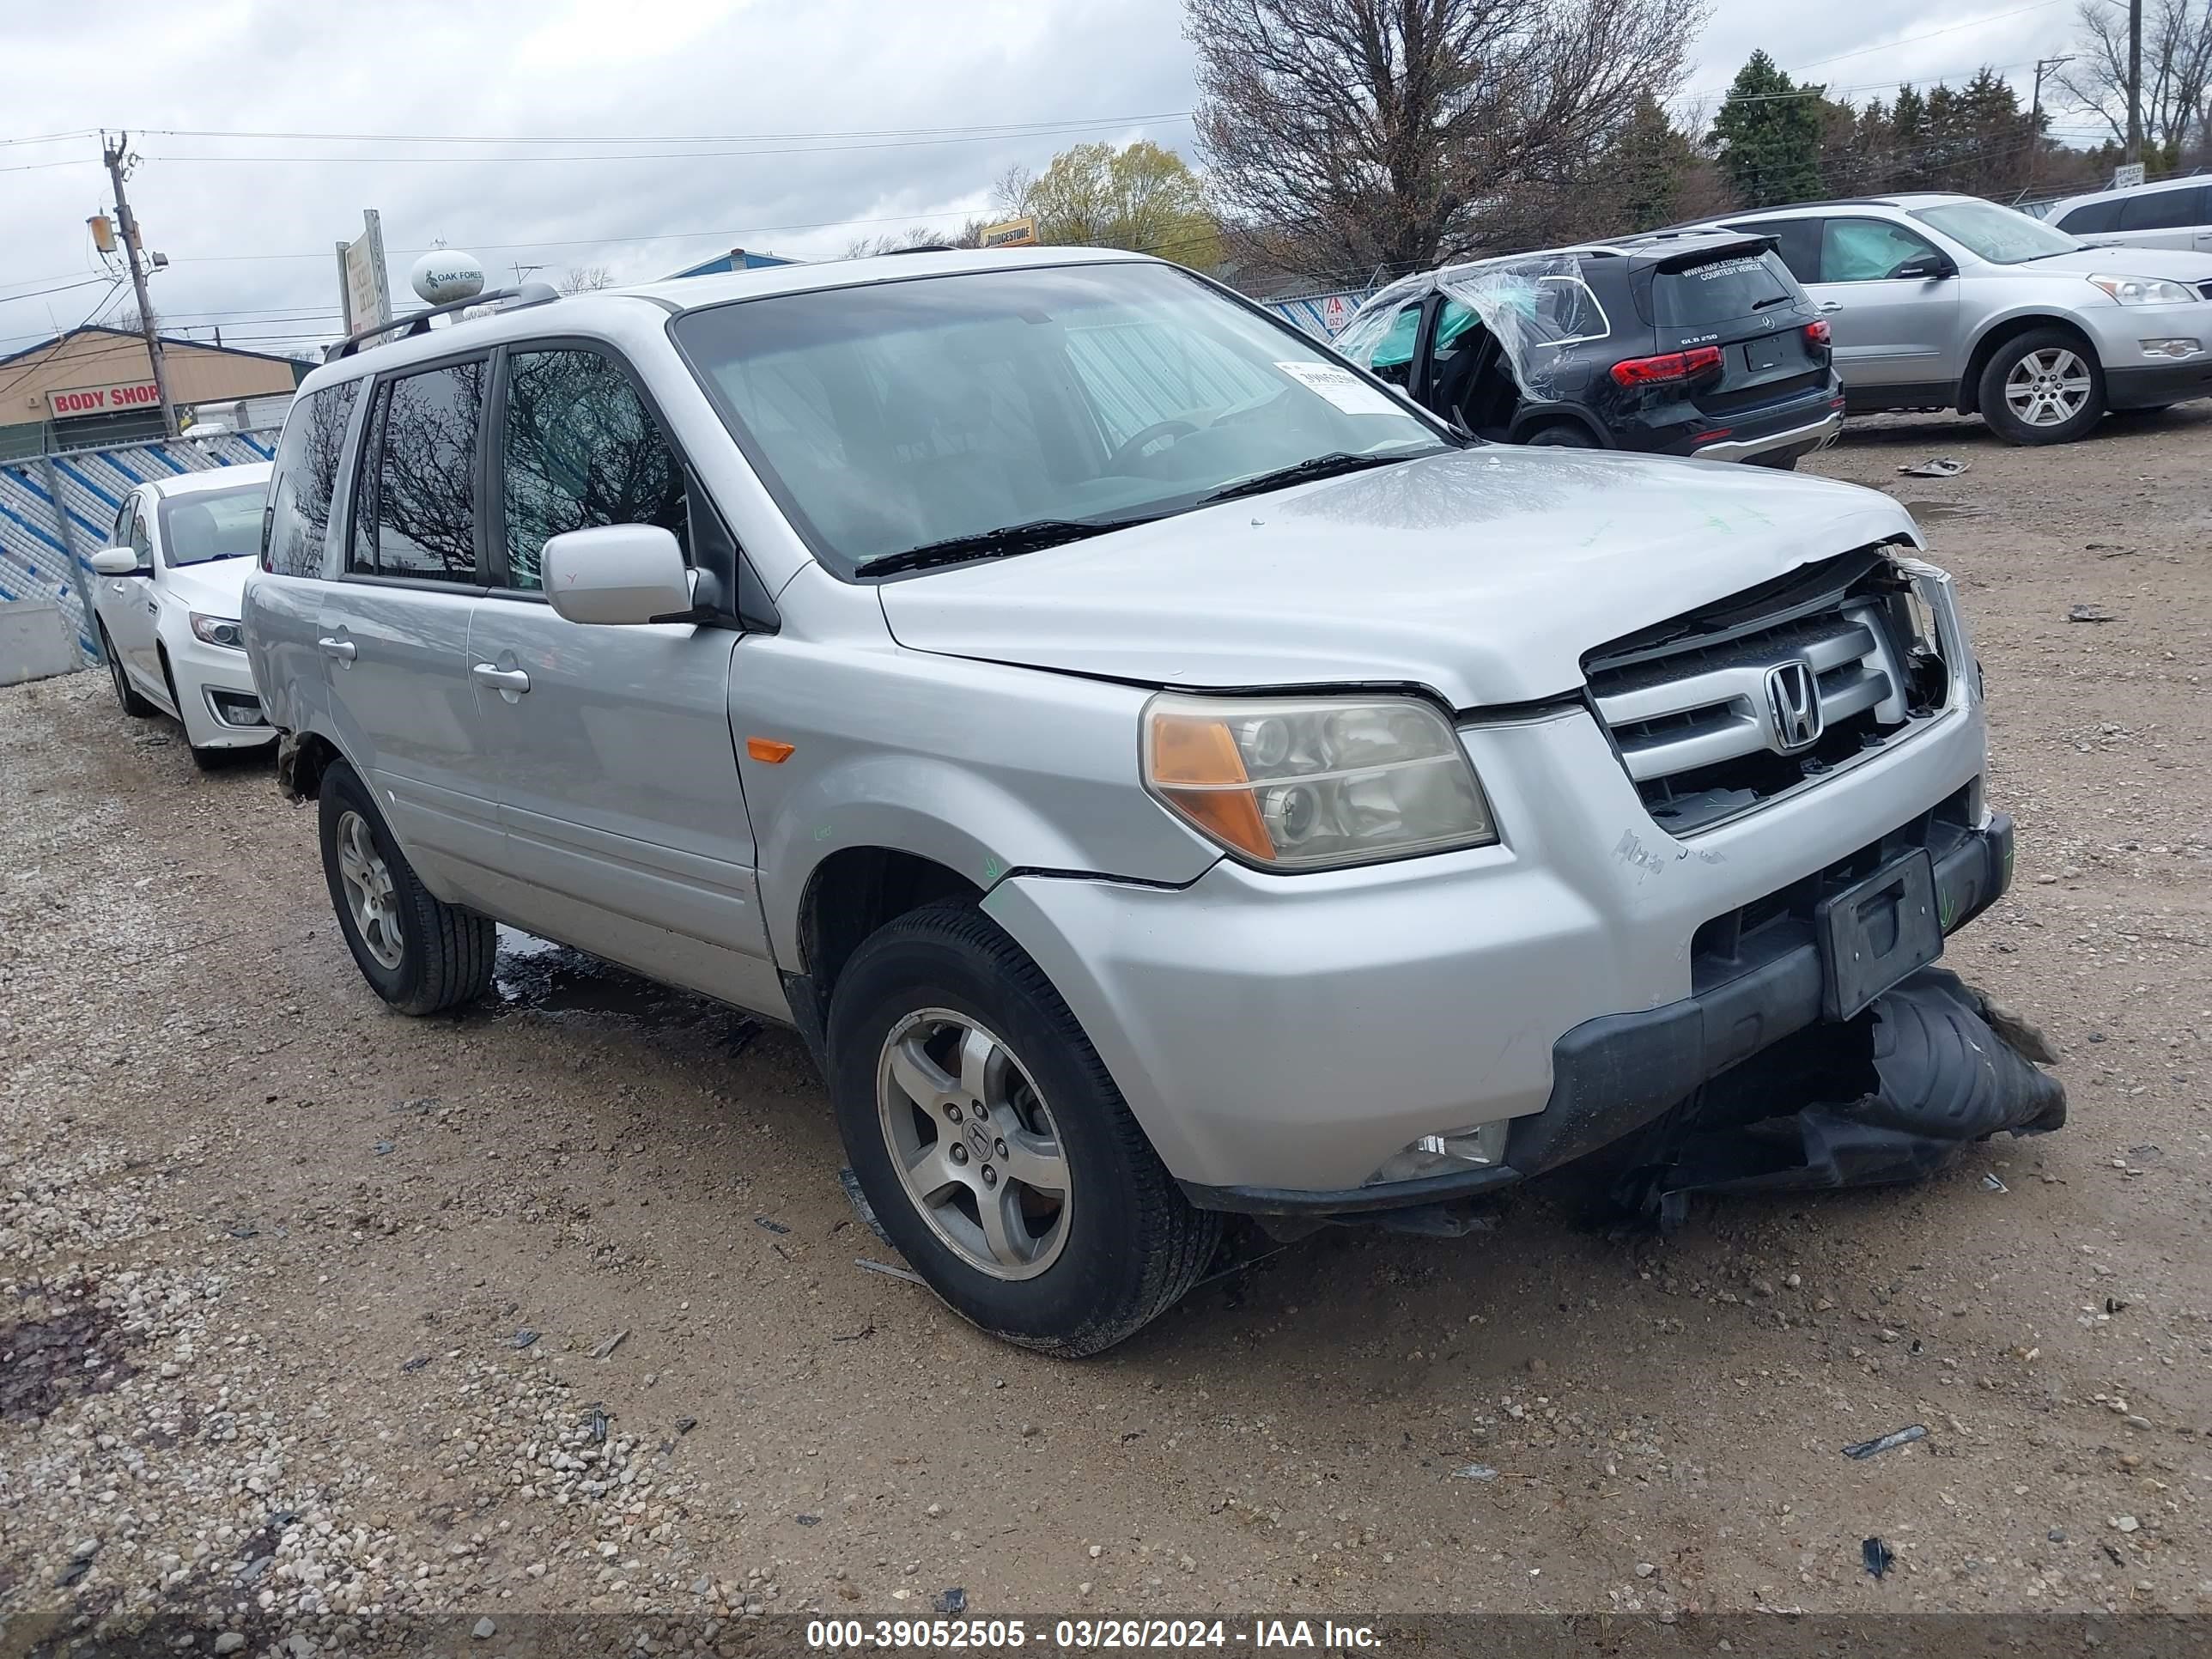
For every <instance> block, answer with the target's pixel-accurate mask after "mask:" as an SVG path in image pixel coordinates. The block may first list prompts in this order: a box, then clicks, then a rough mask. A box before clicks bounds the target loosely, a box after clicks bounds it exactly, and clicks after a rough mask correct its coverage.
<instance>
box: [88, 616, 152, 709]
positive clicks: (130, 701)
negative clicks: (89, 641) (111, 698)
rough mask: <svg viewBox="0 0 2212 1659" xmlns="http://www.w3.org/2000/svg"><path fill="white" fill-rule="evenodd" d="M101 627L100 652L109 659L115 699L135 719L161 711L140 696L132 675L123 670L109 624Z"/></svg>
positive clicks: (121, 660)
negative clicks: (109, 634) (108, 632)
mask: <svg viewBox="0 0 2212 1659" xmlns="http://www.w3.org/2000/svg"><path fill="white" fill-rule="evenodd" d="M99 627H100V655H101V656H103V657H105V658H106V659H107V677H108V678H110V679H111V680H112V681H114V682H115V701H116V702H119V703H121V704H122V705H123V712H124V713H125V714H128V715H130V716H131V719H133V720H144V719H145V718H146V717H147V716H148V715H149V714H158V713H160V712H161V711H160V710H158V709H156V708H155V707H154V705H153V704H152V703H150V702H147V701H146V699H145V698H143V697H142V696H139V695H138V693H137V690H136V689H135V688H134V687H133V686H132V685H131V676H130V675H128V674H126V673H125V672H124V671H123V658H122V656H121V655H120V654H119V653H118V652H117V651H116V649H115V641H113V640H112V639H110V638H108V637H107V624H106V623H100V624H99Z"/></svg>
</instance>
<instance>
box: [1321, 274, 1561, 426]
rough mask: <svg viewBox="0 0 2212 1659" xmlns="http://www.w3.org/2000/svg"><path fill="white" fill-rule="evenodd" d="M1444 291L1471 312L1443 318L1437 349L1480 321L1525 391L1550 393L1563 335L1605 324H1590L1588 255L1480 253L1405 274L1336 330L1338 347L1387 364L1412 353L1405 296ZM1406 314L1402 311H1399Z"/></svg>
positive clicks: (1532, 395)
mask: <svg viewBox="0 0 2212 1659" xmlns="http://www.w3.org/2000/svg"><path fill="white" fill-rule="evenodd" d="M1436 293H1440V294H1442V295H1444V297H1445V298H1446V299H1448V300H1455V301H1458V302H1459V304H1460V305H1461V306H1462V307H1465V310H1466V312H1468V313H1473V314H1472V318H1471V319H1469V318H1468V317H1466V316H1462V317H1461V318H1460V319H1450V318H1449V314H1448V315H1447V317H1446V318H1445V319H1442V320H1441V325H1440V332H1439V335H1438V338H1437V347H1438V348H1439V349H1441V348H1443V346H1446V345H1449V343H1450V339H1451V335H1452V333H1453V331H1455V328H1456V331H1458V332H1464V331H1467V330H1468V328H1470V327H1471V326H1472V325H1473V324H1474V322H1480V324H1481V325H1482V327H1483V328H1484V329H1485V330H1486V331H1488V332H1489V334H1490V336H1491V337H1492V338H1493V339H1495V340H1496V341H1497V342H1498V349H1499V352H1500V354H1501V355H1502V356H1504V360H1505V364H1506V368H1507V369H1508V371H1509V372H1510V374H1511V375H1512V377H1513V380H1514V383H1515V385H1516V386H1519V387H1520V388H1521V392H1522V396H1523V397H1525V398H1529V399H1530V400H1532V401H1534V402H1549V401H1552V400H1553V398H1554V395H1555V390H1556V389H1555V388H1554V387H1553V384H1552V373H1551V371H1552V368H1553V364H1554V363H1555V362H1556V361H1557V353H1556V352H1555V351H1554V350H1553V349H1551V348H1554V347H1556V346H1558V345H1559V344H1560V343H1562V342H1564V341H1566V340H1571V339H1581V338H1585V337H1589V334H1590V333H1591V332H1593V328H1592V326H1591V325H1592V323H1593V320H1599V321H1601V319H1593V318H1592V317H1591V315H1590V313H1593V312H1594V311H1595V308H1596V301H1595V299H1594V298H1592V297H1590V290H1589V286H1588V284H1587V283H1585V282H1584V281H1583V256H1581V255H1580V254H1577V253H1548V254H1532V255H1528V256H1523V257H1517V258H1511V259H1480V260H1476V261H1474V262H1473V263H1471V264H1460V265H1449V266H1447V267H1445V268H1444V269H1443V270H1432V271H1424V272H1422V273H1420V274H1419V275H1418V276H1406V277H1401V278H1400V279H1399V280H1398V281H1397V282H1395V283H1391V284H1390V285H1389V287H1388V288H1385V289H1382V290H1381V291H1380V292H1379V293H1377V294H1376V295H1375V296H1374V297H1373V298H1372V299H1370V300H1369V301H1367V303H1366V304H1364V305H1363V306H1362V307H1360V308H1359V310H1358V313H1357V314H1356V315H1354V316H1353V318H1352V320H1351V321H1350V322H1349V323H1347V324H1346V325H1345V327H1344V331H1343V332H1342V333H1340V334H1339V335H1338V336H1337V337H1336V349H1338V350H1339V351H1340V352H1342V353H1343V354H1344V355H1345V356H1347V357H1350V358H1352V360H1353V361H1354V362H1359V363H1363V364H1364V365H1366V366H1367V367H1368V368H1373V369H1376V370H1378V371H1380V370H1383V369H1387V368H1395V367H1397V366H1399V365H1401V364H1402V363H1405V362H1408V361H1410V360H1411V358H1412V356H1413V346H1414V332H1415V331H1414V327H1413V314H1412V313H1405V307H1406V306H1407V302H1408V301H1414V300H1419V299H1422V298H1425V297H1426V296H1427V295H1430V294H1436ZM1401 313H1405V314H1403V315H1401ZM1595 332H1599V333H1602V332H1604V329H1603V327H1602V326H1599V327H1597V328H1595Z"/></svg>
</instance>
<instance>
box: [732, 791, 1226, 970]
mask: <svg viewBox="0 0 2212 1659" xmlns="http://www.w3.org/2000/svg"><path fill="white" fill-rule="evenodd" d="M1129 787H1130V788H1132V789H1135V788H1136V787H1137V786H1136V784H1135V782H1134V781H1131V783H1130V785H1129ZM1142 810H1149V811H1158V812H1159V813H1160V816H1161V817H1162V819H1163V820H1165V821H1166V823H1167V826H1168V827H1169V828H1170V830H1171V831H1172V832H1174V833H1173V835H1172V839H1173V840H1174V841H1177V842H1182V843H1184V845H1185V847H1186V848H1187V855H1186V856H1182V857H1179V858H1177V859H1176V860H1175V861H1174V863H1173V866H1172V867H1163V866H1161V864H1160V863H1159V862H1158V852H1159V843H1160V839H1161V838H1156V837H1148V838H1147V839H1148V841H1149V842H1150V843H1151V844H1150V845H1149V846H1148V847H1147V848H1146V855H1145V856H1144V858H1143V859H1142V860H1141V862H1142V863H1143V865H1144V866H1145V867H1144V868H1143V869H1142V870H1141V871H1139V870H1137V869H1135V868H1133V867H1132V868H1129V869H1099V868H1097V864H1098V862H1099V857H1100V854H1099V850H1098V849H1097V848H1095V847H1094V848H1085V846H1084V845H1083V844H1082V843H1080V842H1078V841H1077V840H1076V839H1075V837H1074V836H1073V835H1071V834H1070V833H1069V832H1068V831H1066V830H1065V829H1062V828H1061V827H1060V825H1059V824H1057V823H1054V821H1053V819H1052V818H1051V817H1048V815H1047V814H1046V813H1045V812H1044V811H1041V810H1039V809H1038V808H1037V807H1036V806H1034V805H1030V803H1029V802H1027V801H1025V800H1024V799H1022V798H1021V797H1020V796H1019V795H1018V794H1016V793H1014V792H1013V791H1012V790H1010V789H1008V788H1006V787H1004V786H1003V785H1001V784H1000V783H998V782H996V781H994V780H993V779H991V778H988V777H986V776H984V775H981V774H980V773H978V772H975V771H973V770H970V769H968V768H967V767H965V766H963V765H962V764H960V763H957V762H953V761H948V760H943V759H939V758H935V757H927V756H922V755H915V754H878V755H856V756H854V757H850V758H848V759H846V760H844V761H843V762H842V763H838V764H836V765H835V766H833V767H830V768H829V769H825V770H824V771H823V772H821V773H819V774H817V775H814V776H813V777H811V778H809V779H807V780H806V781H805V782H804V783H802V784H800V785H799V787H797V788H796V789H794V790H793V792H792V793H790V794H789V795H787V796H786V797H785V798H784V799H783V800H782V801H781V803H779V805H778V807H777V810H776V812H775V817H774V818H773V820H772V821H771V822H770V823H768V824H766V825H764V826H762V833H761V847H760V872H761V877H760V886H761V904H762V908H763V910H764V912H765V913H766V915H767V920H768V928H769V944H770V946H771V948H772V949H773V950H774V951H775V959H776V961H777V962H778V963H781V964H783V966H784V967H786V968H787V969H795V968H796V967H797V966H798V965H799V963H801V961H802V960H803V958H802V956H801V953H800V950H799V910H800V907H801V905H802V904H803V902H805V895H806V889H807V884H808V883H809V882H811V880H812V879H813V877H814V872H815V871H816V870H817V869H818V868H819V867H820V866H821V865H822V863H823V860H826V859H828V858H829V857H830V856H831V855H832V854H836V853H837V852H839V851H841V850H843V849H845V848H857V847H878V848H890V849H891V850H893V851H896V852H902V853H911V854H915V856H916V857H919V858H925V859H928V860H931V861H933V863H937V864H940V865H943V866H945V868H946V869H948V870H951V871H954V872H957V873H958V874H959V875H961V876H963V877H965V878H967V879H968V880H969V881H971V882H973V883H975V885H976V886H977V887H979V888H981V890H983V891H985V892H989V891H990V890H992V889H993V888H994V887H995V886H996V885H998V884H999V883H1000V882H1001V881H1003V880H1004V879H1005V878H1006V876H1007V875H1008V874H1009V873H1010V872H1013V871H1016V870H1050V871H1057V872H1069V873H1080V874H1085V875H1100V876H1107V877H1113V876H1121V877H1123V878H1132V877H1133V878H1137V879H1141V880H1146V881H1151V882H1154V883H1165V884H1172V885H1182V884H1185V883H1188V882H1191V881H1195V880H1196V879H1197V878H1199V877H1200V875H1202V874H1204V873H1205V872H1206V870H1207V869H1209V868H1210V867H1211V866H1212V865H1214V864H1215V863H1216V862H1218V860H1219V859H1220V856H1221V854H1220V853H1219V852H1218V850H1216V849H1215V848H1212V846H1210V845H1208V844H1207V843H1206V842H1203V841H1201V840H1200V839H1199V838H1198V837H1197V836H1194V835H1190V834H1189V833H1188V832H1187V831H1182V830H1181V828H1180V826H1178V825H1175V824H1174V823H1173V821H1172V820H1171V819H1169V818H1168V815H1167V813H1166V812H1165V811H1164V809H1161V808H1158V807H1157V806H1155V805H1153V803H1152V802H1151V801H1150V800H1149V799H1146V800H1145V801H1143V802H1142ZM1134 850H1135V849H1132V853H1133V854H1134ZM1132 861H1133V863H1134V862H1136V861H1138V860H1134V859H1133V860H1132Z"/></svg>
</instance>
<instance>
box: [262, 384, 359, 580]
mask: <svg viewBox="0 0 2212 1659" xmlns="http://www.w3.org/2000/svg"><path fill="white" fill-rule="evenodd" d="M361 387H362V383H361V382H360V381H359V380H341V381H339V382H338V383H337V385H336V386H324V387H323V388H321V389H320V390H319V391H316V392H309V393H307V396H305V397H303V398H295V399H294V401H293V404H292V409H291V413H290V414H289V416H287V417H286V419H285V422H284V435H283V437H281V438H279V439H278V440H277V441H276V471H275V473H274V476H272V477H271V478H270V483H269V507H268V511H267V513H265V514H264V516H263V520H262V526H261V568H263V569H264V570H270V571H274V572H276V574H279V575H283V576H319V575H321V574H323V543H324V540H325V538H326V537H327V536H328V534H329V532H330V526H331V497H332V496H333V495H335V494H336V493H337V483H338V462H339V459H340V458H341V457H342V456H343V453H344V450H345V435H346V425H347V422H349V421H351V420H352V418H353V409H354V404H356V403H357V402H358V401H360V398H361Z"/></svg>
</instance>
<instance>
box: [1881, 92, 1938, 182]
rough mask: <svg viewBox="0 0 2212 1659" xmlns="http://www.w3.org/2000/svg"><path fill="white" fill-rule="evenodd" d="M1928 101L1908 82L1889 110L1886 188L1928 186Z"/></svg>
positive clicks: (1898, 93)
mask: <svg viewBox="0 0 2212 1659" xmlns="http://www.w3.org/2000/svg"><path fill="white" fill-rule="evenodd" d="M1927 150H1928V100H1926V99H1925V98H1923V97H1922V96H1921V95H1920V94H1919V93H1918V91H1917V90H1916V89H1915V88H1914V87H1913V85H1912V83H1911V82H1910V81H1908V82H1905V84H1904V85H1903V86H1901V87H1899V88H1898V89H1897V101H1896V102H1895V103H1894V104H1893V105H1891V106H1890V111H1889V155H1890V161H1889V178H1888V179H1887V182H1886V183H1885V184H1884V185H1883V186H1882V188H1883V189H1885V190H1924V189H1926V188H1927V185H1928V165H1927Z"/></svg>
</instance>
